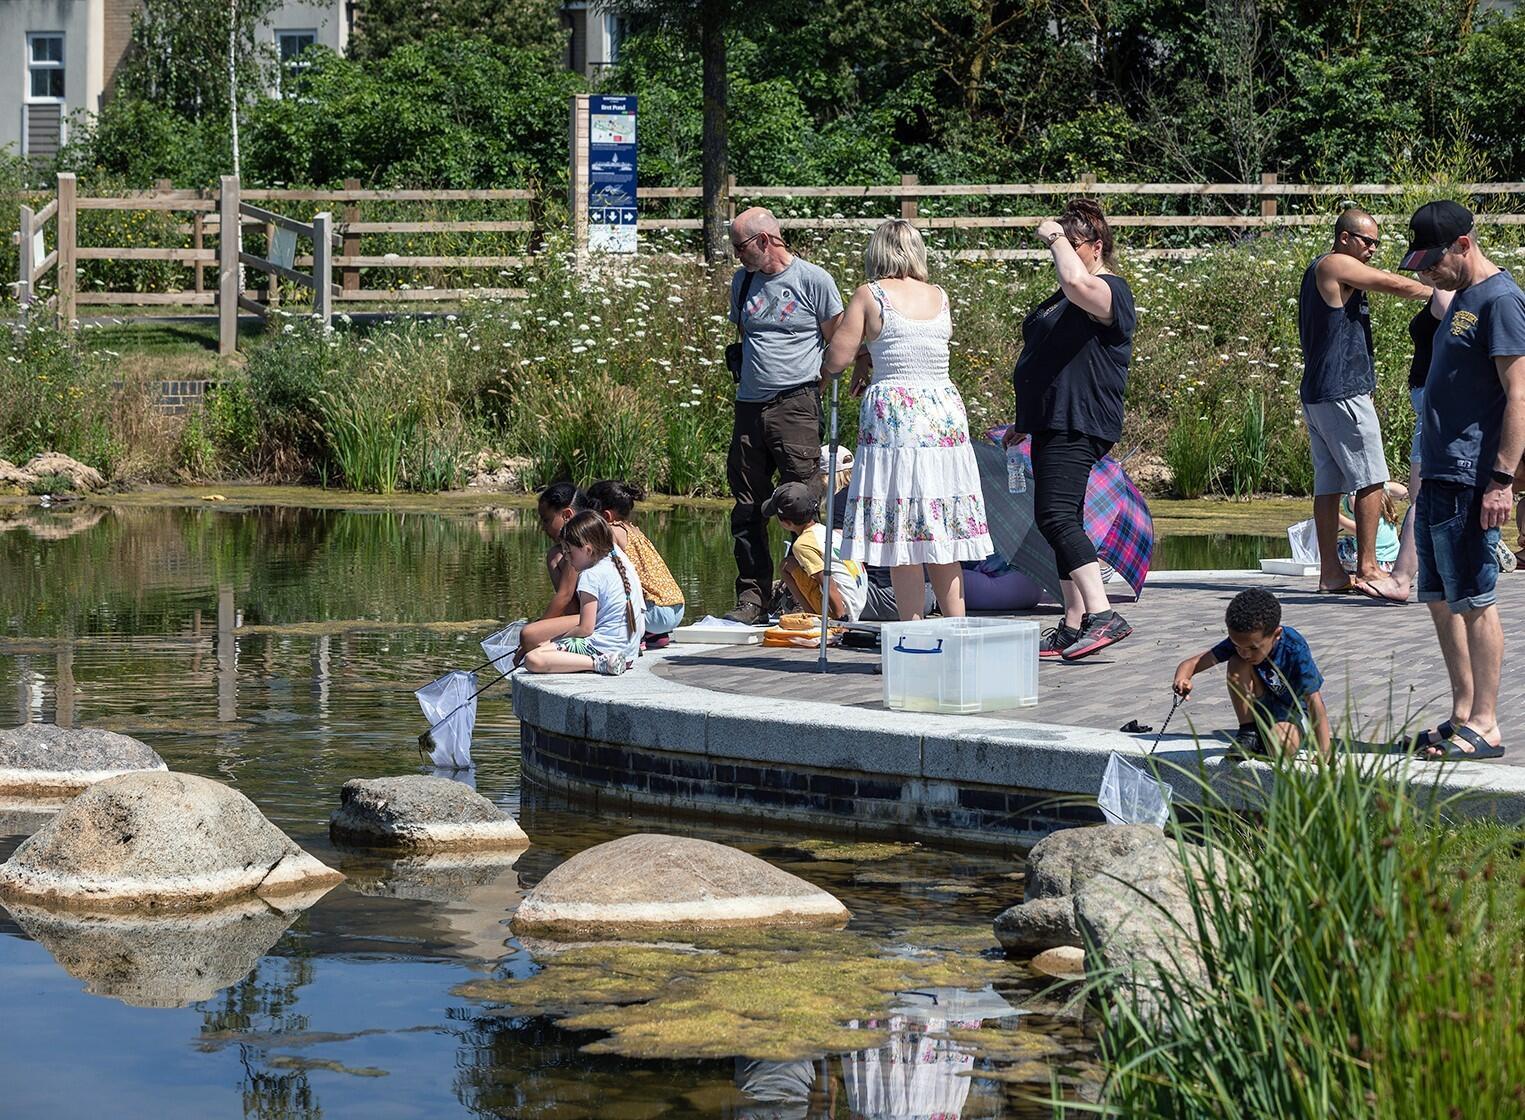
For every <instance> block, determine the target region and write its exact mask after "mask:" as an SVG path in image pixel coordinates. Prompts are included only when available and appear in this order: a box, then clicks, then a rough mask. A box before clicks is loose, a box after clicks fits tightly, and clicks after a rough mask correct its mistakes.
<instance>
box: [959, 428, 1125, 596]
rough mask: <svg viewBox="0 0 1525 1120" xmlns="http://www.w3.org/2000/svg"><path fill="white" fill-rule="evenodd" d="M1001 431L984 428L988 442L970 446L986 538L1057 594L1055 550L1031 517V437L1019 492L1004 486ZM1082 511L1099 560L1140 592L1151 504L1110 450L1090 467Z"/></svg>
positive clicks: (1024, 452) (1025, 448) (1013, 563)
mask: <svg viewBox="0 0 1525 1120" xmlns="http://www.w3.org/2000/svg"><path fill="white" fill-rule="evenodd" d="M1005 432H1006V429H1005V428H1004V427H1000V428H992V429H991V430H990V431H989V432H988V433H987V435H988V437H989V438H990V441H991V442H989V443H976V444H975V445H974V457H975V461H976V462H977V463H978V464H979V468H980V485H981V487H982V488H983V490H984V492H985V513H986V517H987V520H988V521H989V522H990V538H991V541H992V542H993V543H994V544H995V546H996V551H998V552H999V553H1000V554H1001V558H1002V559H1004V560H1005V561H1006V562H1007V563H1008V564H1009V565H1011V567H1013V568H1015V569H1016V570H1017V571H1019V572H1021V573H1023V574H1024V575H1026V576H1027V577H1028V578H1029V579H1031V580H1033V581H1034V582H1035V583H1037V584H1039V585H1040V586H1041V587H1043V588H1044V590H1046V591H1048V592H1049V593H1050V594H1052V595H1054V596H1055V597H1056V598H1057V597H1058V595H1059V572H1058V569H1057V567H1056V562H1055V560H1054V550H1053V549H1051V548H1049V546H1048V542H1047V541H1045V540H1044V539H1043V535H1042V534H1041V533H1039V532H1038V529H1037V526H1036V524H1035V523H1034V518H1033V489H1032V484H1031V479H1032V476H1033V468H1032V461H1031V453H1032V447H1031V441H1030V440H1023V441H1022V443H1021V444H1020V445H1019V446H1020V448H1021V451H1022V457H1023V459H1024V460H1027V462H1026V468H1027V477H1028V479H1029V484H1028V487H1027V489H1026V490H1025V491H1024V492H1022V493H1020V494H1013V493H1010V492H1009V491H1008V490H1007V489H1006V452H1005V450H1004V449H1003V448H1002V447H1001V437H1002V435H1004V434H1005ZM1084 516H1085V531H1086V536H1088V537H1090V538H1091V542H1092V543H1093V544H1094V545H1095V546H1096V555H1097V556H1098V557H1099V558H1100V559H1101V562H1102V563H1103V564H1105V565H1107V566H1108V567H1110V568H1112V569H1114V570H1115V571H1116V572H1117V574H1118V575H1120V576H1122V578H1123V579H1125V580H1126V581H1127V582H1128V586H1129V587H1131V588H1133V591H1134V593H1135V594H1137V595H1142V594H1143V592H1144V581H1145V580H1146V579H1148V577H1149V560H1150V558H1151V557H1152V556H1153V555H1154V519H1153V518H1152V517H1150V516H1149V503H1147V502H1146V501H1144V496H1143V495H1142V494H1140V493H1139V492H1138V487H1136V486H1134V485H1133V480H1132V479H1131V478H1129V477H1128V472H1127V471H1125V470H1123V466H1122V464H1121V463H1119V462H1118V461H1117V460H1116V459H1113V458H1112V457H1111V456H1110V455H1109V456H1105V457H1103V458H1102V460H1101V461H1100V462H1098V463H1097V464H1096V466H1094V467H1092V468H1091V478H1090V481H1089V482H1088V483H1087V484H1086V500H1085V511H1084Z"/></svg>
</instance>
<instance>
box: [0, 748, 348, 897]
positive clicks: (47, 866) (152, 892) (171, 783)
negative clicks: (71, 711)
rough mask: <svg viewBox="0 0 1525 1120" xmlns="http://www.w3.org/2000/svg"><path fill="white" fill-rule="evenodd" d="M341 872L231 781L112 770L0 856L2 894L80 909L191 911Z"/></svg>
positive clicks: (292, 889)
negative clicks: (271, 818) (2, 860)
mask: <svg viewBox="0 0 1525 1120" xmlns="http://www.w3.org/2000/svg"><path fill="white" fill-rule="evenodd" d="M343 878H344V876H343V875H341V874H339V872H337V871H334V870H333V869H332V868H329V867H325V866H324V865H323V864H321V863H319V862H318V861H317V860H316V859H314V858H313V857H312V856H310V855H308V854H307V853H306V852H304V851H303V850H302V849H301V848H299V847H297V845H296V844H295V843H294V842H293V841H292V840H291V839H290V837H288V836H287V835H286V834H285V833H284V832H282V831H281V830H280V829H278V828H276V827H275V825H273V824H271V823H270V822H269V821H268V820H266V819H265V817H264V815H263V814H262V813H261V812H260V811H259V810H258V809H257V808H255V806H254V803H253V802H251V801H250V800H249V799H248V798H247V797H245V796H244V795H243V794H241V793H239V792H238V791H237V790H234V789H231V788H230V787H228V786H225V785H223V784H222V783H221V782H214V781H212V780H211V779H209V778H200V777H196V776H195V775H192V774H178V773H163V772H154V771H150V772H146V773H139V774H125V775H123V776H121V777H117V778H109V779H107V780H106V781H104V782H100V783H97V784H96V785H93V786H91V787H90V788H89V789H87V790H86V791H85V792H84V793H82V794H80V795H79V796H78V797H76V798H75V799H74V800H73V801H71V802H69V804H68V805H67V806H65V807H64V808H63V809H62V810H61V811H60V812H59V813H58V815H57V816H55V817H54V818H53V819H52V820H51V821H49V822H48V823H47V824H45V825H43V827H42V828H40V829H38V831H37V832H35V833H34V834H33V835H32V836H31V837H30V838H29V839H27V840H25V841H23V842H22V844H21V845H20V847H18V848H17V849H16V851H15V853H14V854H12V856H11V858H10V859H9V860H7V861H6V862H5V864H3V865H0V899H3V900H5V901H6V902H7V904H9V903H10V902H11V901H17V902H21V903H25V904H28V905H34V906H46V907H49V908H61V909H84V910H145V911H157V910H189V909H198V908H206V907H210V906H213V905H217V904H220V903H222V902H225V901H227V900H230V899H236V898H241V897H247V896H251V895H253V896H258V897H260V898H276V897H279V896H281V895H285V894H294V893H299V892H302V891H307V890H313V889H315V888H317V887H320V886H325V885H332V884H334V883H337V882H339V881H340V880H342V879H343Z"/></svg>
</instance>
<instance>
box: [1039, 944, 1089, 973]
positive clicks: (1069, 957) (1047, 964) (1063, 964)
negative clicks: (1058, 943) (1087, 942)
mask: <svg viewBox="0 0 1525 1120" xmlns="http://www.w3.org/2000/svg"><path fill="white" fill-rule="evenodd" d="M1031 965H1032V969H1033V971H1034V972H1041V973H1043V975H1045V976H1052V977H1053V978H1054V979H1056V980H1084V979H1085V974H1086V955H1085V950H1083V949H1076V948H1072V947H1071V946H1068V945H1065V946H1062V947H1060V948H1057V949H1045V950H1043V952H1041V953H1039V954H1038V955H1037V956H1036V957H1034V958H1033V959H1032V961H1031Z"/></svg>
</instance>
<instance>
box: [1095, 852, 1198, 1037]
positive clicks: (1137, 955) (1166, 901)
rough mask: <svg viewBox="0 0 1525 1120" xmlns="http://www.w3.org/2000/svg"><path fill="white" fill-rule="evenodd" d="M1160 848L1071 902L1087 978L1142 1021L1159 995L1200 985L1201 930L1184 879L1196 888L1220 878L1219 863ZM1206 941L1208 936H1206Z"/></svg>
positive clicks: (1155, 1010)
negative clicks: (1166, 988) (1094, 978)
mask: <svg viewBox="0 0 1525 1120" xmlns="http://www.w3.org/2000/svg"><path fill="white" fill-rule="evenodd" d="M1184 852H1185V854H1184V859H1183V853H1182V851H1181V850H1179V849H1177V848H1176V847H1175V846H1174V845H1161V846H1159V847H1151V848H1149V849H1146V850H1143V851H1140V852H1138V853H1136V854H1135V855H1133V856H1131V857H1129V858H1127V859H1124V860H1119V861H1118V862H1117V863H1116V864H1114V865H1113V866H1112V867H1110V868H1108V869H1107V870H1106V871H1104V872H1103V873H1102V874H1100V875H1097V876H1096V877H1094V878H1093V879H1091V881H1090V882H1088V883H1086V884H1085V886H1083V887H1082V888H1081V889H1080V891H1079V893H1078V894H1076V895H1075V920H1076V923H1077V924H1078V925H1079V926H1080V931H1081V935H1082V936H1083V937H1084V939H1085V948H1086V971H1087V973H1088V974H1091V975H1099V976H1100V977H1101V979H1102V980H1103V981H1104V984H1105V987H1106V988H1107V989H1109V990H1111V991H1113V992H1114V993H1116V994H1117V995H1119V996H1120V997H1121V998H1125V999H1135V1000H1136V1001H1137V1002H1136V1006H1137V1008H1138V1011H1139V1014H1140V1015H1141V1016H1142V1017H1144V1018H1145V1020H1146V1021H1155V1020H1157V1019H1158V1017H1159V1010H1160V993H1161V989H1162V985H1163V984H1165V983H1166V982H1167V981H1168V982H1169V983H1171V984H1172V985H1174V986H1176V987H1180V986H1182V985H1185V986H1187V987H1188V988H1192V987H1201V986H1203V985H1205V983H1206V979H1207V974H1206V970H1205V968H1204V966H1203V963H1202V954H1201V950H1200V944H1201V935H1202V932H1203V931H1202V930H1200V929H1199V928H1198V925H1197V921H1196V918H1195V916H1194V913H1193V910H1192V906H1191V896H1190V893H1189V887H1188V876H1191V877H1192V878H1195V880H1196V881H1197V883H1199V884H1200V883H1201V882H1202V881H1203V879H1204V877H1205V876H1206V875H1208V874H1213V875H1215V876H1221V875H1222V857H1218V858H1217V859H1214V860H1213V861H1211V862H1209V860H1208V859H1207V858H1206V857H1205V855H1204V854H1203V853H1202V851H1201V849H1198V848H1194V847H1187V848H1185V850H1184ZM1206 932H1207V934H1208V936H1213V931H1212V930H1208V931H1206Z"/></svg>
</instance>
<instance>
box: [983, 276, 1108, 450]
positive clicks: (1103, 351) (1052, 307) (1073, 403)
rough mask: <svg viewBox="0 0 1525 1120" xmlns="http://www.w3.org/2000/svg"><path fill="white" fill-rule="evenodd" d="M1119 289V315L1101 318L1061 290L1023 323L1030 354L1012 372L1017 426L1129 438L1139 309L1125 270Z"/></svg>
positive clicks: (1024, 353)
mask: <svg viewBox="0 0 1525 1120" xmlns="http://www.w3.org/2000/svg"><path fill="white" fill-rule="evenodd" d="M1102 279H1103V280H1105V281H1106V283H1107V287H1109V288H1111V289H1112V321H1111V322H1110V323H1098V322H1097V321H1096V320H1095V319H1093V318H1091V316H1090V315H1088V314H1087V313H1086V312H1085V311H1084V310H1082V309H1081V308H1079V307H1076V306H1075V305H1074V304H1073V303H1071V302H1070V301H1069V297H1068V296H1066V295H1065V294H1064V289H1063V288H1060V289H1059V290H1058V291H1057V292H1055V293H1054V294H1053V295H1051V296H1049V297H1048V299H1046V300H1044V301H1043V302H1042V303H1040V304H1039V305H1038V306H1037V307H1035V308H1034V309H1033V310H1032V312H1031V313H1029V314H1028V316H1027V318H1026V319H1024V320H1023V321H1022V353H1021V354H1019V355H1018V356H1017V368H1016V369H1015V370H1014V371H1013V372H1012V375H1011V380H1012V387H1013V388H1014V389H1016V392H1017V419H1016V424H1017V430H1018V431H1021V432H1044V431H1059V432H1084V433H1085V434H1086V435H1088V436H1095V437H1096V438H1097V439H1104V440H1110V441H1111V442H1113V443H1116V442H1117V441H1118V440H1120V439H1122V437H1123V392H1124V390H1125V389H1126V388H1127V386H1128V363H1129V362H1130V361H1131V360H1132V358H1133V330H1134V327H1136V326H1137V325H1138V314H1137V312H1136V311H1135V310H1134V306H1133V289H1132V288H1130V287H1128V281H1126V280H1124V279H1123V278H1122V277H1121V276H1113V275H1111V274H1110V273H1109V274H1105V275H1103V276H1102Z"/></svg>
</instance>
